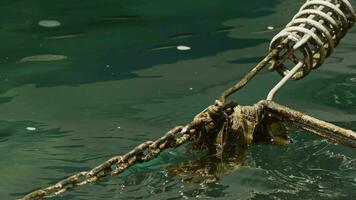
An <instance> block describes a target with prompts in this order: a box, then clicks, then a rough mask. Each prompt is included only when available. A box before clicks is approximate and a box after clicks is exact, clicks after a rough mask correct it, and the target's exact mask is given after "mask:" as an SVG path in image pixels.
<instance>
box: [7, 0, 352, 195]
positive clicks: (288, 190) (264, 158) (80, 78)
mask: <svg viewBox="0 0 356 200" xmlns="http://www.w3.org/2000/svg"><path fill="white" fill-rule="evenodd" d="M302 3H303V1H301V0H298V1H294V0H285V1H281V0H270V1H265V0H250V1H244V0H239V1H236V0H226V1H224V2H222V1H217V0H211V1H203V0H196V1H194V2H193V1H189V0H181V1H164V0H154V1H142V0H136V1H132V0H121V1H115V0H105V1H99V0H87V1H83V2H80V3H78V2H75V1H63V0H52V1H45V0H26V1H24V0H16V1H15V0H11V1H9V0H2V1H1V2H0V11H1V12H0V13H1V14H0V15H1V17H0V38H1V46H0V51H1V54H0V65H1V67H0V113H1V115H0V157H1V158H2V159H1V160H0V199H15V198H19V197H21V196H23V195H24V194H25V193H27V192H29V191H31V190H33V189H35V188H38V187H42V186H46V185H48V184H51V183H55V182H56V181H58V180H59V179H61V178H64V177H66V176H68V175H70V174H72V173H75V172H78V171H81V170H87V169H90V168H91V167H94V166H96V165H97V164H99V163H101V162H102V161H104V160H106V159H108V158H110V157H111V156H113V155H116V154H121V153H125V152H127V151H129V150H130V149H131V148H132V147H134V146H135V145H137V144H138V143H140V142H143V141H146V140H152V139H155V138H158V137H159V136H161V135H162V134H163V133H164V132H165V131H166V130H167V129H169V128H171V127H173V126H175V125H178V124H184V123H187V122H189V121H190V120H191V119H192V117H193V116H194V115H195V114H196V113H198V112H200V111H201V109H203V108H204V107H205V106H207V105H209V104H210V103H211V102H213V100H214V99H215V98H216V97H217V96H218V95H219V93H220V92H221V91H222V90H223V89H225V88H227V87H228V86H230V85H231V84H233V83H234V82H235V81H236V80H238V79H239V78H241V77H242V76H243V75H244V73H246V72H247V71H248V70H249V69H250V68H251V67H252V66H253V64H255V63H256V62H257V61H258V60H259V59H261V58H262V57H263V55H264V54H265V53H266V51H267V47H268V42H269V40H270V39H271V38H272V36H273V35H274V34H276V33H277V31H278V30H280V27H282V26H283V25H285V24H286V23H287V22H288V21H289V20H290V19H291V17H292V15H293V14H294V13H295V12H296V11H297V9H298V8H299V6H300V5H301V4H302ZM268 26H273V27H275V29H274V30H268V28H267V27H268ZM177 45H185V46H189V47H191V50H189V51H178V50H177V49H176V48H175V47H176V46H177ZM355 50H356V30H355V28H354V29H352V30H351V31H350V32H349V34H348V35H347V36H346V37H345V38H344V39H343V40H342V42H341V43H340V45H339V47H338V48H337V49H336V50H335V52H334V53H333V54H332V56H331V57H330V58H329V59H328V60H327V62H326V63H325V64H324V66H323V67H321V68H320V70H317V71H315V72H313V73H312V74H311V75H310V76H308V77H307V78H305V79H303V80H301V81H298V82H291V83H289V84H288V86H287V87H286V88H285V89H284V90H283V91H281V93H280V94H278V96H277V98H276V101H277V102H280V103H283V104H287V105H289V106H291V107H293V108H296V109H300V110H302V111H305V112H307V113H309V114H311V115H314V116H316V117H319V118H321V119H325V120H329V121H332V122H335V123H337V124H339V125H342V126H344V127H347V128H350V129H353V130H355V129H356V106H355V105H356V96H355V95H356V64H355V63H356V59H355V52H356V51H355ZM279 78H280V77H279V76H278V75H277V74H275V73H268V72H263V73H262V74H261V75H259V76H258V77H257V78H256V79H255V80H254V81H253V83H252V84H251V85H249V86H248V87H247V88H246V89H244V90H242V91H241V93H239V94H238V95H235V96H234V97H235V98H237V99H238V100H239V101H240V102H242V103H245V104H252V103H254V102H256V101H258V100H260V99H262V98H264V97H265V96H266V94H267V91H268V90H269V88H271V87H272V86H273V84H275V82H276V81H277V80H278V79H279ZM31 128H34V129H35V130H33V129H31ZM291 132H292V133H291V137H292V138H293V141H294V143H292V144H290V145H288V146H275V145H266V144H258V145H253V146H251V148H250V149H249V150H248V152H247V154H246V160H245V161H244V163H242V167H241V168H240V169H239V170H236V171H234V172H232V173H230V174H228V175H226V176H224V177H223V178H222V179H221V180H219V181H217V182H214V183H206V184H191V183H183V182H181V179H180V177H178V176H175V175H172V174H169V173H168V172H167V170H166V168H167V167H170V166H174V165H176V164H178V163H180V162H185V161H187V160H189V159H191V155H190V153H189V151H188V150H187V147H182V148H179V149H176V150H169V151H166V152H164V153H163V154H162V155H161V156H160V157H159V158H157V159H156V160H153V161H151V162H149V163H146V164H142V165H138V166H135V167H133V168H131V169H129V170H128V172H127V173H125V174H123V175H121V176H117V177H111V178H106V179H103V180H101V181H99V182H98V183H96V184H93V185H90V186H85V187H82V188H78V189H76V190H75V191H73V192H70V193H67V194H65V195H64V196H63V197H60V198H62V199H125V198H126V199H181V198H188V199H195V198H203V199H205V198H217V199H302V198H304V199H316V198H318V199H351V198H352V197H353V196H356V160H355V155H356V154H355V150H354V149H351V148H349V147H345V146H342V145H337V144H335V143H332V142H329V141H326V140H324V139H321V138H319V137H316V136H312V135H311V134H309V133H306V132H304V131H300V130H297V129H293V131H291Z"/></svg>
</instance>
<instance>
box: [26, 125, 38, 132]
mask: <svg viewBox="0 0 356 200" xmlns="http://www.w3.org/2000/svg"><path fill="white" fill-rule="evenodd" d="M26 130H28V131H36V130H37V128H36V127H31V126H29V127H26Z"/></svg>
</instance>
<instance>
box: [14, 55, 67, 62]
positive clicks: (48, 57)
mask: <svg viewBox="0 0 356 200" xmlns="http://www.w3.org/2000/svg"><path fill="white" fill-rule="evenodd" d="M64 59H67V56H64V55H52V54H44V55H35V56H28V57H24V58H22V59H20V60H19V61H17V63H24V62H40V61H41V62H43V61H57V60H64Z"/></svg>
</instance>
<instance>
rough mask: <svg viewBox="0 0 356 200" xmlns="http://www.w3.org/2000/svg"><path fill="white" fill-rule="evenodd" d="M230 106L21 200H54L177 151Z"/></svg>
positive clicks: (206, 113) (209, 110)
mask: <svg viewBox="0 0 356 200" xmlns="http://www.w3.org/2000/svg"><path fill="white" fill-rule="evenodd" d="M232 105H234V104H231V102H229V103H228V104H226V105H222V104H219V103H218V101H217V102H216V103H215V104H213V105H211V106H209V107H208V108H206V109H205V110H204V111H203V112H201V113H199V114H198V115H197V116H196V117H195V118H194V119H193V121H192V122H191V123H189V124H187V125H185V126H176V127H174V128H172V129H171V130H169V131H168V132H167V133H166V134H165V135H164V136H162V137H161V138H158V139H157V140H156V141H146V142H144V143H142V144H140V145H138V146H136V147H135V148H134V149H133V150H131V151H130V152H128V153H126V154H124V155H117V156H114V157H112V158H110V159H108V160H107V161H105V162H103V163H101V164H100V165H98V166H96V167H94V168H93V169H91V170H89V171H82V172H78V173H76V174H74V175H72V176H69V177H67V178H65V179H63V180H60V181H59V182H57V183H56V184H54V185H50V186H48V187H46V188H43V189H38V190H35V191H33V192H31V193H29V194H27V195H26V196H24V197H23V198H21V199H22V200H34V199H43V198H50V197H55V196H58V195H61V194H63V193H64V192H66V191H68V190H71V189H73V188H75V187H78V186H82V185H86V184H88V183H93V182H95V181H97V180H98V179H100V178H102V177H106V176H114V175H117V174H120V173H122V172H123V171H125V170H126V169H128V168H129V167H131V166H132V165H134V164H136V163H142V162H148V161H150V160H152V159H154V158H156V157H157V156H159V155H160V153H161V152H162V151H163V150H165V149H167V148H177V147H179V146H181V145H182V144H184V143H185V142H187V141H189V140H190V139H191V138H192V136H194V135H195V134H196V133H197V132H198V131H199V129H200V128H201V127H202V126H204V125H207V124H211V123H214V122H213V119H212V118H211V117H210V116H212V115H218V113H219V112H222V109H221V108H223V109H229V108H230V107H231V106H232Z"/></svg>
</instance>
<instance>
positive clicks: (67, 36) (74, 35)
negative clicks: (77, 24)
mask: <svg viewBox="0 0 356 200" xmlns="http://www.w3.org/2000/svg"><path fill="white" fill-rule="evenodd" d="M83 34H84V32H78V33H69V34H65V35H54V36H49V37H46V39H47V40H56V39H67V38H74V37H79V36H81V35H83Z"/></svg>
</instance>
